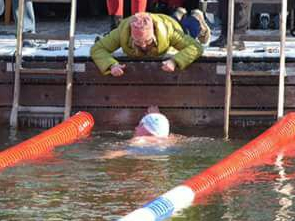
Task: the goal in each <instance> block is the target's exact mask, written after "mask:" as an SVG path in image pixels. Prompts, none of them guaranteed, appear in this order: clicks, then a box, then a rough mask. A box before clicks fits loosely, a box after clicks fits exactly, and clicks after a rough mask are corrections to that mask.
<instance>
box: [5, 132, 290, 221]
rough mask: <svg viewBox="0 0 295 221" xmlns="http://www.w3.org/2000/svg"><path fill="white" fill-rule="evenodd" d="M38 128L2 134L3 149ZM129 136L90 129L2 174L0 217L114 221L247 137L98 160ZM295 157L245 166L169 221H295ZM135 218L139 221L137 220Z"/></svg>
mask: <svg viewBox="0 0 295 221" xmlns="http://www.w3.org/2000/svg"><path fill="white" fill-rule="evenodd" d="M38 132H40V131H37V130H26V131H21V132H19V133H18V134H17V135H15V136H13V135H11V134H10V133H9V131H7V130H5V129H2V131H1V132H0V139H1V140H0V144H1V145H0V147H1V149H4V148H7V147H9V146H12V145H13V144H15V143H18V142H20V141H22V140H24V139H26V138H29V137H31V136H33V135H35V134H37V133H38ZM130 136H131V134H130V133H128V132H127V133H114V132H104V133H101V132H93V133H92V136H91V137H90V138H88V139H86V140H83V141H81V142H80V143H77V144H73V145H69V146H64V147H59V148H57V149H56V150H55V151H54V153H52V154H50V155H47V156H43V157H42V158H40V159H38V160H34V161H27V162H23V163H21V164H18V165H17V166H15V167H11V168H7V169H5V170H3V171H2V172H1V173H0V220H9V221H10V220H18V221H20V220H34V221H35V220H51V221H57V220H117V219H118V218H120V217H121V216H122V215H124V214H127V213H128V212H131V211H133V210H134V209H136V208H138V207H140V206H141V205H143V204H145V203H146V202H148V201H149V200H152V199H154V198H155V197H157V196H159V195H160V194H162V193H164V192H166V191H168V190H170V189H171V188H173V187H175V186H176V185H178V184H180V183H181V182H182V181H184V180H186V179H188V178H190V177H192V176H193V175H195V174H198V173H199V172H200V171H202V170H204V169H206V168H208V167H210V166H212V165H213V164H214V163H216V162H217V161H219V160H220V159H222V158H223V157H225V156H227V155H228V154H230V153H232V152H233V151H234V150H236V149H238V148H239V147H241V146H242V145H243V144H244V143H246V142H247V141H248V138H247V139H246V138H245V139H234V140H232V141H230V142H224V141H223V140H222V139H221V138H214V137H209V136H206V137H205V136H204V137H190V138H188V139H187V140H186V142H184V143H183V145H181V147H179V151H172V152H169V151H167V154H161V155H158V156H157V155H156V156H155V155H144V156H131V155H130V156H125V157H120V158H117V159H111V160H106V159H102V158H101V156H103V155H104V153H105V151H106V150H117V149H120V148H121V147H122V145H123V144H124V141H126V140H127V139H128V138H129V137H130ZM294 163H295V161H294V160H293V158H286V157H284V158H282V159H281V161H278V162H277V164H276V165H275V164H268V165H264V166H261V167H257V168H254V169H251V170H248V171H247V172H245V173H244V174H242V175H241V176H240V182H238V183H234V184H233V183H231V185H230V187H228V188H225V189H221V190H218V191H217V192H215V193H212V194H210V195H209V196H207V197H205V198H204V199H200V201H199V202H198V203H197V204H196V205H195V206H194V207H191V208H188V209H186V210H185V211H184V212H183V213H182V214H179V215H178V216H176V217H174V218H172V219H171V220H174V221H182V220H183V221H184V220H185V221H199V220H202V221H212V220H228V221H235V220H236V221H240V220H243V221H244V220H246V221H248V220H249V221H252V220H255V221H256V220H257V221H258V220H259V221H260V220H261V221H262V220H263V221H264V220H265V221H269V220H277V221H283V220H294V217H295V207H294V205H293V202H294V185H295V179H294V178H292V177H293V176H292V175H293V173H294V172H295V170H294V168H295V167H294ZM139 221H140V220H139Z"/></svg>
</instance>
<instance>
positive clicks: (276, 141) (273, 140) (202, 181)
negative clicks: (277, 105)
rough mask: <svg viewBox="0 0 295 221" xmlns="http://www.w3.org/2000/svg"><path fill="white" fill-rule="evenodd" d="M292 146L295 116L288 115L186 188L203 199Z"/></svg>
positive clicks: (294, 137)
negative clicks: (289, 145) (249, 169)
mask: <svg viewBox="0 0 295 221" xmlns="http://www.w3.org/2000/svg"><path fill="white" fill-rule="evenodd" d="M290 143H295V113H289V114H287V115H286V116H285V117H284V118H283V119H281V120H280V121H279V122H277V123H276V124H275V125H274V126H272V127H271V128H269V129H268V130H266V131H265V132H264V133H262V134H261V135H260V136H258V137H257V138H255V139H254V140H252V141H251V142H249V143H248V144H246V145H244V146H243V147H242V148H241V149H239V150H237V151H235V152H234V153H232V154H231V155H229V156H228V157H226V158H224V159H223V160H221V161H220V162H219V163H217V164H215V165H214V166H212V167H210V168H208V169H207V170H205V171H203V172H202V173H200V174H199V175H197V176H195V177H192V178H191V179H189V180H187V181H186V182H185V183H184V185H187V186H189V187H190V188H191V189H192V190H193V191H194V192H195V194H196V196H200V195H202V194H203V193H204V192H208V191H209V192H210V189H212V187H215V186H216V185H217V184H218V183H219V182H220V181H221V180H223V179H226V178H229V177H230V176H231V175H233V174H235V173H237V172H238V171H241V170H242V169H244V168H248V167H251V166H253V165H255V164H259V162H260V161H262V160H263V159H265V158H266V157H268V156H272V155H274V154H278V153H279V152H280V151H283V149H284V147H285V146H286V145H288V144H290Z"/></svg>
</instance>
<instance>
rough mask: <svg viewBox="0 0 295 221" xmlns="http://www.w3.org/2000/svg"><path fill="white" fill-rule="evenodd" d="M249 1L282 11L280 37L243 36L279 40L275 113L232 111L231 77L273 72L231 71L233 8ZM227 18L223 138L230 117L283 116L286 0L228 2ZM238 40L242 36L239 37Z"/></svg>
mask: <svg viewBox="0 0 295 221" xmlns="http://www.w3.org/2000/svg"><path fill="white" fill-rule="evenodd" d="M245 1H250V2H251V3H266V4H269V3H281V4H282V10H281V16H280V36H276V37H277V38H275V36H259V37H258V36H252V37H251V36H247V35H245V36H244V39H245V40H257V41H266V40H271V41H272V40H278V39H280V70H279V73H278V74H279V93H278V107H277V111H268V110H266V111H265V110H264V111H259V110H257V111H247V110H232V108H231V94H232V76H234V77H245V76H246V77H256V76H259V77H261V76H273V72H272V73H270V72H262V71H233V40H234V35H233V33H234V6H235V2H245ZM228 7H229V10H228V11H229V18H228V36H227V42H228V45H227V60H226V83H225V105H224V138H225V139H228V137H229V123H230V116H249V115H253V116H254V115H257V116H258V115H277V118H278V119H279V118H281V117H282V116H283V114H284V91H285V88H284V87H285V76H286V67H285V42H286V24H287V0H229V6H228ZM239 39H240V40H241V39H243V36H240V38H239Z"/></svg>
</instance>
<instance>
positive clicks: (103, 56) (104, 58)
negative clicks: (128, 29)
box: [90, 28, 120, 75]
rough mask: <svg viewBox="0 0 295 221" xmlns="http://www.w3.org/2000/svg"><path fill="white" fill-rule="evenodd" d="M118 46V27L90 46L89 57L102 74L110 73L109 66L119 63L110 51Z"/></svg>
mask: <svg viewBox="0 0 295 221" xmlns="http://www.w3.org/2000/svg"><path fill="white" fill-rule="evenodd" d="M118 48H120V33H119V29H118V28H117V29H115V30H113V31H111V32H110V33H109V34H108V35H106V36H105V37H104V38H102V39H101V40H99V41H97V42H96V43H95V44H94V45H93V46H92V47H91V51H90V53H91V57H92V60H93V61H94V63H95V64H96V65H97V67H98V68H99V70H100V71H101V73H102V74H103V75H107V74H110V73H111V72H110V66H112V65H113V64H117V63H119V62H118V61H117V60H116V59H115V58H114V57H113V56H112V53H113V52H114V51H116V50H117V49H118Z"/></svg>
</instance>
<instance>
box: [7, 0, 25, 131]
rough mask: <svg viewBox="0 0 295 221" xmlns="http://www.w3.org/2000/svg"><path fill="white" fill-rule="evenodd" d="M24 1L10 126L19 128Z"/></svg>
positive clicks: (19, 15)
mask: <svg viewBox="0 0 295 221" xmlns="http://www.w3.org/2000/svg"><path fill="white" fill-rule="evenodd" d="M24 1H25V0H19V3H18V23H17V39H16V52H15V57H16V63H15V76H14V93H13V104H12V105H13V106H12V110H11V114H10V126H12V127H15V128H17V126H18V108H19V95H20V68H21V62H22V46H23V45H22V42H23V39H22V38H23V25H24Z"/></svg>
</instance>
